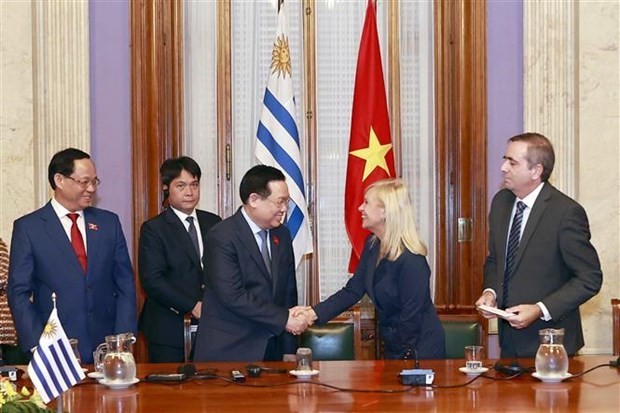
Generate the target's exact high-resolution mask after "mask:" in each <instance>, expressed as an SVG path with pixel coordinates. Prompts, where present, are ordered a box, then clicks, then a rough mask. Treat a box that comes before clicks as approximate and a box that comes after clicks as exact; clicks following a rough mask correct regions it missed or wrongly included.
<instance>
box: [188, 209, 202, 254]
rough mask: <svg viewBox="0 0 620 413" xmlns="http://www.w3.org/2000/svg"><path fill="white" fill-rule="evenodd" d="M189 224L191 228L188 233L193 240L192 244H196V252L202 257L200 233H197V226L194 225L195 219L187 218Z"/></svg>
mask: <svg viewBox="0 0 620 413" xmlns="http://www.w3.org/2000/svg"><path fill="white" fill-rule="evenodd" d="M185 220H186V221H187V222H189V228H188V229H187V232H188V233H189V237H190V239H191V240H192V244H194V248H196V252H197V253H198V256H199V257H200V244H198V232H196V226H195V225H194V217H187V218H185Z"/></svg>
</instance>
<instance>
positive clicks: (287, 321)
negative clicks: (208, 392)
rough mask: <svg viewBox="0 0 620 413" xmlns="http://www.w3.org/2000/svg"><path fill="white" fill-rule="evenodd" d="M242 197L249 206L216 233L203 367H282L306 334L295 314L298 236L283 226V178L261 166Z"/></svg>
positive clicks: (210, 255) (210, 252) (202, 334)
mask: <svg viewBox="0 0 620 413" xmlns="http://www.w3.org/2000/svg"><path fill="white" fill-rule="evenodd" d="M239 194H240V196H241V201H242V202H243V206H241V208H239V210H237V212H236V213H235V214H234V215H233V216H231V217H230V218H227V219H225V220H224V221H222V222H221V223H220V224H218V225H216V226H215V227H213V229H212V230H211V232H210V233H209V242H208V243H207V249H206V258H207V262H206V264H207V284H206V287H205V294H204V300H203V302H204V305H203V307H202V317H201V318H200V325H199V328H198V337H197V340H196V353H195V360H197V361H216V360H218V361H259V360H282V359H283V356H284V355H287V354H294V353H295V350H296V347H297V346H296V337H295V336H294V335H293V334H299V333H301V332H302V331H303V330H304V329H305V328H306V327H307V324H306V322H305V320H304V319H303V317H299V318H295V317H293V315H292V312H291V311H289V309H290V308H291V307H293V306H296V305H297V285H296V280H295V260H294V258H293V246H292V243H291V235H290V233H289V230H288V228H287V227H286V226H284V225H281V223H282V219H283V218H284V216H285V215H286V212H287V209H288V202H289V192H288V187H287V185H286V182H285V177H284V175H283V174H282V172H281V171H280V170H278V169H276V168H273V167H271V166H265V165H257V166H255V167H253V168H252V169H250V170H249V171H248V172H246V174H245V175H244V177H243V178H242V180H241V184H240V188H239ZM286 330H288V331H289V332H287V331H286ZM291 333H293V334H291Z"/></svg>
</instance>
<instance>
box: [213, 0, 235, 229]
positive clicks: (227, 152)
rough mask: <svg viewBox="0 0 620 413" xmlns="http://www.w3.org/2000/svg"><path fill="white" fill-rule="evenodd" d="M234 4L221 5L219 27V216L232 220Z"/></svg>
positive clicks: (219, 4) (225, 3) (219, 8)
mask: <svg viewBox="0 0 620 413" xmlns="http://www.w3.org/2000/svg"><path fill="white" fill-rule="evenodd" d="M230 7H231V6H230V1H229V0H227V1H221V2H219V3H218V4H217V25H218V33H219V34H220V38H219V39H218V42H217V56H218V58H217V102H218V104H217V136H218V138H217V155H218V156H217V162H218V168H217V169H218V174H219V179H218V186H217V188H218V189H217V191H218V193H217V196H218V201H219V214H220V216H222V217H229V216H231V215H232V214H233V213H234V212H235V211H234V210H233V206H234V202H233V198H234V196H233V194H234V193H235V192H234V191H235V188H233V187H232V185H233V179H232V144H233V138H232V77H231V69H230V68H231V66H232V60H231V59H232V54H231V41H232V34H231V10H230Z"/></svg>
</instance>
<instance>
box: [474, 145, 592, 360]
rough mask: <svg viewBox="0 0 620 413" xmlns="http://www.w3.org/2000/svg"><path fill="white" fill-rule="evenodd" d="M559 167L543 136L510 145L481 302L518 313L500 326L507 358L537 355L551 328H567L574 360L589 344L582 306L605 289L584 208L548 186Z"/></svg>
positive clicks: (492, 218) (493, 212)
mask: <svg viewBox="0 0 620 413" xmlns="http://www.w3.org/2000/svg"><path fill="white" fill-rule="evenodd" d="M554 163H555V154H554V152H553V147H552V146H551V142H549V140H548V139H547V138H545V137H544V136H542V135H540V134H538V133H524V134H521V135H517V136H514V137H512V138H510V139H509V140H508V148H507V150H506V154H505V155H504V162H503V164H502V169H501V170H502V173H503V175H504V186H505V189H502V190H501V191H499V192H498V193H497V194H496V195H495V197H494V198H493V201H492V203H491V210H490V213H489V255H488V257H487V260H486V263H485V266H484V287H485V290H484V292H483V294H482V296H481V297H480V298H479V299H478V301H477V302H476V305H478V306H479V305H483V304H484V305H489V306H492V307H495V306H498V307H499V308H503V309H505V310H506V311H507V312H509V313H514V315H513V316H511V317H509V318H507V319H502V320H500V322H499V339H500V347H501V356H502V357H503V358H508V357H534V356H535V355H536V351H537V349H538V346H539V340H538V331H539V330H541V329H544V328H564V329H565V335H564V346H565V348H566V351H567V352H568V354H569V355H574V354H575V353H576V352H577V351H578V350H579V349H580V348H581V347H583V345H584V340H583V332H582V328H581V317H580V314H579V306H580V305H581V304H583V303H584V302H586V301H587V300H589V299H590V298H592V297H593V296H594V295H596V294H597V293H598V291H599V290H600V288H601V284H602V280H603V275H602V272H601V265H600V262H599V258H598V255H597V253H596V250H595V249H594V247H593V246H592V244H591V243H590V229H589V225H588V218H587V216H586V213H585V211H584V209H583V208H582V207H581V205H579V204H578V203H577V202H575V201H574V200H573V199H571V198H569V197H568V196H566V195H565V194H563V193H562V192H560V191H558V190H557V189H555V188H554V187H553V186H552V185H551V184H550V183H549V182H548V181H547V180H548V179H549V176H550V175H551V172H552V171H553V166H554ZM480 311H481V313H482V315H483V316H484V317H486V318H492V317H495V316H494V315H493V314H492V313H490V312H487V311H482V310H480Z"/></svg>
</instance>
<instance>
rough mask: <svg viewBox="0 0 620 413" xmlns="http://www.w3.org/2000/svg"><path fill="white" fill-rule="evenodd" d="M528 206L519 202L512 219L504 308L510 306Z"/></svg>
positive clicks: (505, 276) (507, 256) (507, 255)
mask: <svg viewBox="0 0 620 413" xmlns="http://www.w3.org/2000/svg"><path fill="white" fill-rule="evenodd" d="M526 207H527V205H525V203H523V202H521V201H519V202H517V210H516V212H515V216H514V218H513V219H512V225H511V227H510V235H509V236H508V247H507V249H506V267H505V270H504V286H503V300H502V303H503V306H504V308H506V307H509V305H508V298H509V296H508V285H509V282H510V277H511V276H512V273H513V271H514V266H515V259H516V258H517V251H518V250H519V241H520V239H521V222H522V221H523V211H524V210H525V208H526Z"/></svg>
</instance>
